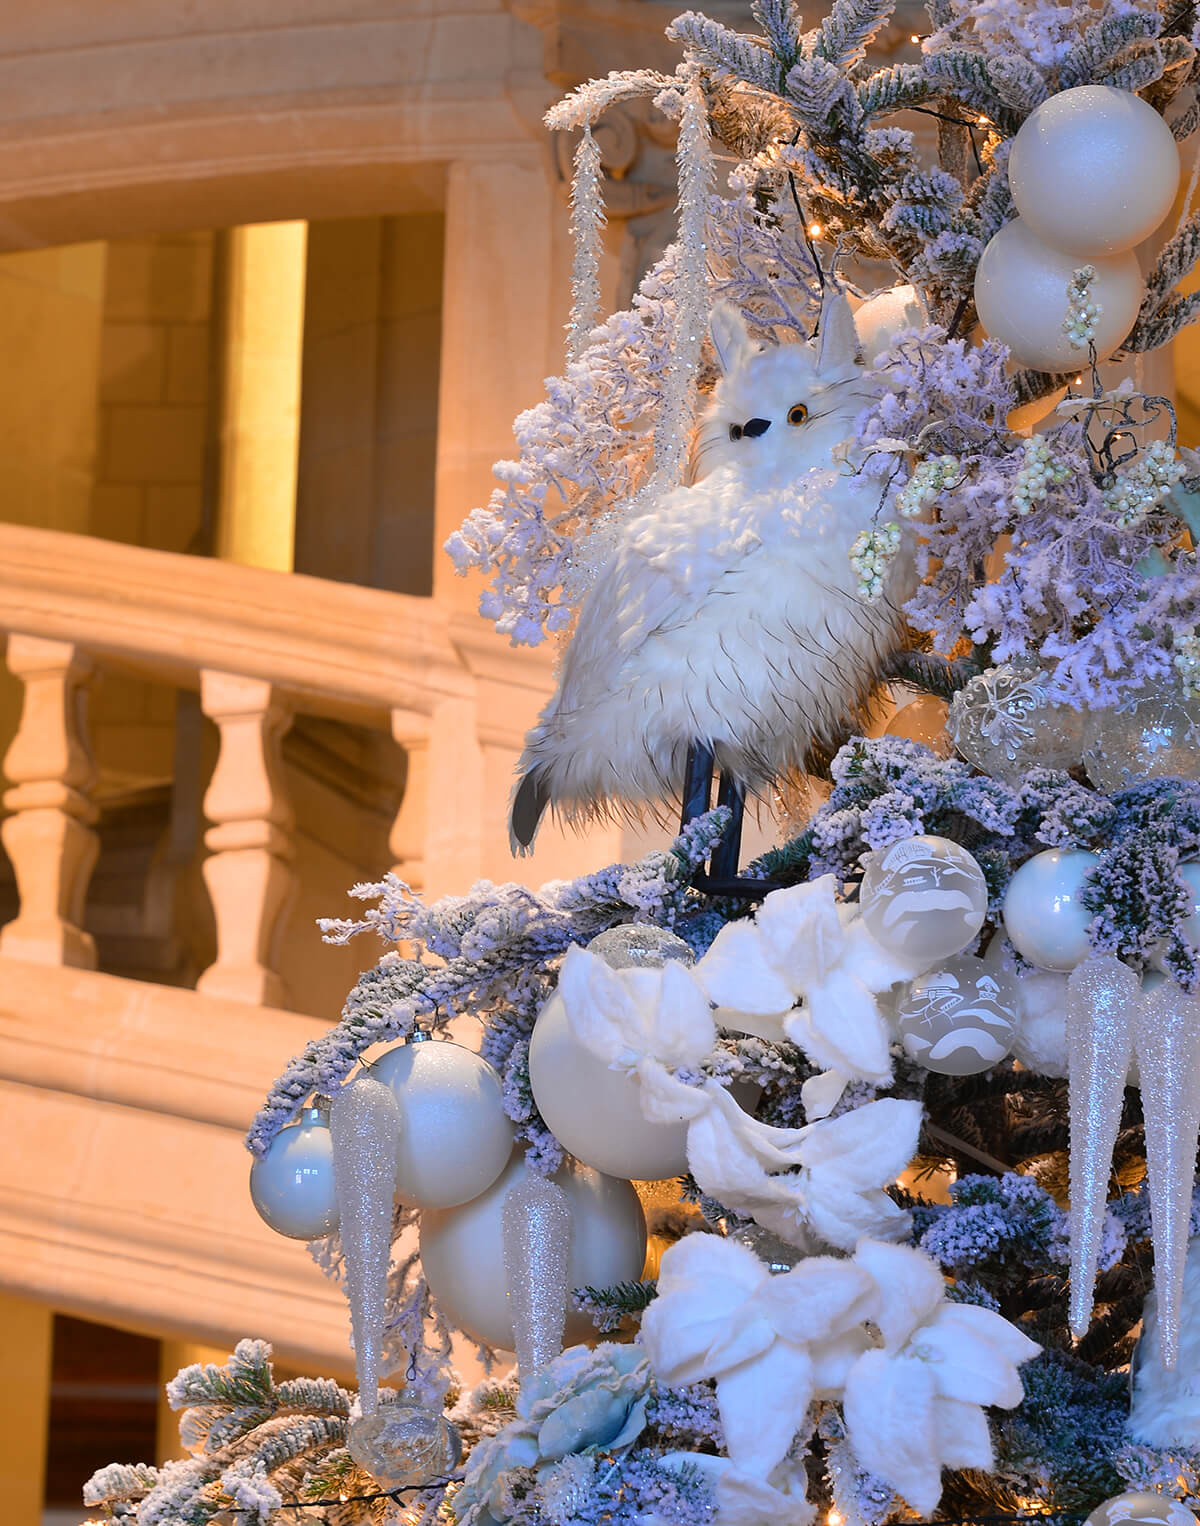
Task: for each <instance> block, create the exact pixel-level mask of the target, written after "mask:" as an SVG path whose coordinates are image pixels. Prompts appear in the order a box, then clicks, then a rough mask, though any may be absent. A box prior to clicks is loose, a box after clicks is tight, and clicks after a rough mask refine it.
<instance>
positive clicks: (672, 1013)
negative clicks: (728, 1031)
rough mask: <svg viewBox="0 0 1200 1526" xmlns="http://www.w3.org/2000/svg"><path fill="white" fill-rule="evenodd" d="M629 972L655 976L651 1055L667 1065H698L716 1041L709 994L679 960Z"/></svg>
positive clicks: (715, 1028) (705, 1057) (715, 1026)
mask: <svg viewBox="0 0 1200 1526" xmlns="http://www.w3.org/2000/svg"><path fill="white" fill-rule="evenodd" d="M629 973H630V974H631V975H654V976H656V977H657V980H656V987H657V989H656V998H657V1001H656V1008H655V1012H654V1017H653V1030H654V1049H653V1053H654V1057H655V1059H658V1060H661V1061H662V1063H663V1064H664V1065H666V1066H669V1067H672V1068H677V1067H679V1066H684V1065H690V1066H696V1065H699V1064H700V1062H701V1061H702V1060H705V1059H707V1057H708V1055H709V1053H710V1052H711V1050H712V1047H713V1045H714V1044H715V1043H716V1041H717V1025H716V1023H715V1022H714V1021H713V1015H712V1008H711V1007H710V1006H709V1003H708V997H707V996H706V995H705V993H704V991H703V990H702V989H701V988H700V986H699V985H698V984H697V983H696V981H695V979H694V978H693V976H692V972H691V970H690V969H688V968H687V967H686V966H685V965H682V964H680V963H679V961H678V960H674V959H672V960H668V962H667V963H666V964H665V965H664V966H663V968H662V969H661V970H631V971H630V972H629Z"/></svg>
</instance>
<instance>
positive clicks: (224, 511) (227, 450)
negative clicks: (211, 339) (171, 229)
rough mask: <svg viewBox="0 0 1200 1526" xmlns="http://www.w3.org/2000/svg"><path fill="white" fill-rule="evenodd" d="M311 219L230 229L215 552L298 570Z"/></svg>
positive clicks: (251, 563)
mask: <svg viewBox="0 0 1200 1526" xmlns="http://www.w3.org/2000/svg"><path fill="white" fill-rule="evenodd" d="M307 234H308V225H307V223H302V222H291V223H260V224H256V225H252V226H249V227H242V228H234V229H232V230H231V231H230V233H229V234H228V235H227V242H226V252H225V257H226V261H227V266H226V283H225V299H224V304H223V306H224V312H223V314H222V321H223V325H224V334H223V361H222V375H223V384H222V389H221V390H222V397H221V466H220V486H219V490H218V497H217V555H218V556H221V557H223V558H224V559H225V560H227V561H231V562H241V563H243V564H245V565H248V566H252V567H271V568H274V569H275V570H276V571H278V572H290V571H291V570H292V550H293V543H294V538H295V525H296V463H297V457H298V450H299V441H300V368H301V355H302V351H303V344H304V265H305V251H306V242H307Z"/></svg>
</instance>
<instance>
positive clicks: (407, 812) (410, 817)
mask: <svg viewBox="0 0 1200 1526" xmlns="http://www.w3.org/2000/svg"><path fill="white" fill-rule="evenodd" d="M392 736H393V737H394V738H395V740H396V741H397V742H398V743H399V744H400V746H401V747H403V748H404V753H405V757H406V759H407V770H406V772H405V776H404V796H403V798H402V799H401V801H400V809H399V810H398V811H397V812H396V819H395V821H394V822H393V823H392V830H391V831H390V832H389V833H388V848H389V850H390V852H391V855H392V859H393V864H392V868H393V870H394V872H395V873H396V874H398V875H399V876H400V878H401V879H402V880H403V881H404V883H405V884H406V885H407V886H409V888H410V889H412V890H424V888H425V874H426V868H427V865H426V863H425V837H426V826H427V822H428V815H429V717H428V716H426V715H417V714H415V713H414V712H412V711H411V710H393V711H392Z"/></svg>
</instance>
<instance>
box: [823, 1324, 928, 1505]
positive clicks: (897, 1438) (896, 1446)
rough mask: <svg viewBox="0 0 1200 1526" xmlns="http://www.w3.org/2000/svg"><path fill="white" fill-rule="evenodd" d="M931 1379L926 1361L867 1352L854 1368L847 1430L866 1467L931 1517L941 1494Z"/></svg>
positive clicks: (847, 1404)
mask: <svg viewBox="0 0 1200 1526" xmlns="http://www.w3.org/2000/svg"><path fill="white" fill-rule="evenodd" d="M935 1403H936V1400H935V1397H934V1389H933V1379H932V1378H931V1377H930V1375H929V1370H928V1368H926V1367H925V1365H924V1363H922V1362H916V1361H904V1360H897V1359H895V1358H892V1357H889V1356H887V1355H886V1353H884V1352H882V1351H868V1352H867V1353H866V1354H865V1355H864V1356H861V1357H859V1359H858V1361H857V1362H856V1363H855V1364H854V1366H853V1367H852V1368H851V1370H850V1375H849V1377H848V1378H847V1380H846V1393H845V1397H844V1399H843V1401H842V1409H843V1413H844V1414H845V1417H846V1432H847V1435H848V1436H849V1438H850V1445H851V1446H852V1447H853V1448H854V1453H855V1456H856V1457H857V1458H858V1460H859V1462H860V1463H862V1465H863V1467H864V1468H866V1469H867V1470H868V1471H869V1472H871V1473H877V1474H878V1475H879V1477H880V1478H882V1479H883V1480H884V1481H885V1482H886V1483H889V1484H891V1486H892V1488H893V1489H895V1491H896V1493H897V1494H899V1495H902V1496H903V1498H904V1499H905V1500H907V1501H908V1503H909V1504H910V1505H911V1506H912V1507H913V1509H914V1510H918V1511H920V1513H921V1515H923V1516H924V1517H926V1519H928V1517H929V1516H931V1515H932V1514H933V1511H934V1510H935V1509H936V1507H937V1502H938V1500H939V1499H940V1498H941V1494H942V1465H941V1457H940V1454H939V1452H938V1432H937V1421H936V1419H935V1416H934V1406H935Z"/></svg>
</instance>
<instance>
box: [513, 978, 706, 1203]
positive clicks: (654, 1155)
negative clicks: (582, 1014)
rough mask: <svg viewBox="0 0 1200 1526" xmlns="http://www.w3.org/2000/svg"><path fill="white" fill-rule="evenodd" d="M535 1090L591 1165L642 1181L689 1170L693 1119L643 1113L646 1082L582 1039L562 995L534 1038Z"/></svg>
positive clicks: (560, 1135)
mask: <svg viewBox="0 0 1200 1526" xmlns="http://www.w3.org/2000/svg"><path fill="white" fill-rule="evenodd" d="M529 1086H530V1090H531V1091H532V1092H533V1100H534V1101H535V1102H536V1103H537V1106H538V1112H539V1113H541V1115H542V1117H543V1118H544V1119H545V1120H546V1125H547V1127H548V1128H549V1130H550V1132H551V1133H552V1134H553V1135H554V1137H555V1138H556V1139H557V1140H558V1141H559V1142H560V1143H561V1144H562V1145H563V1147H564V1148H565V1149H567V1150H569V1151H570V1152H571V1154H572V1155H574V1156H575V1157H576V1159H578V1160H581V1161H583V1162H584V1164H585V1165H588V1166H593V1167H594V1168H595V1169H596V1170H597V1171H603V1172H604V1173H605V1175H607V1176H623V1177H626V1178H629V1179H633V1180H637V1181H643V1182H656V1181H660V1180H662V1178H663V1177H667V1176H681V1175H682V1174H683V1172H685V1171H686V1170H687V1123H686V1121H685V1120H684V1119H683V1118H682V1117H681V1118H680V1120H679V1122H678V1123H651V1122H649V1120H648V1119H646V1118H645V1117H644V1116H643V1113H642V1102H641V1097H642V1083H641V1082H640V1081H639V1080H638V1078H637V1076H636V1075H629V1074H627V1073H626V1072H624V1071H620V1070H610V1069H609V1068H608V1066H607V1065H606V1064H605V1063H604V1061H603V1060H602V1059H599V1058H598V1057H597V1056H596V1055H594V1054H593V1053H592V1052H591V1050H590V1049H588V1048H587V1047H586V1046H585V1045H583V1044H581V1043H580V1042H579V1040H578V1039H577V1038H576V1037H575V1035H574V1033H573V1032H572V1031H571V1024H570V1023H569V1021H568V1020H567V1009H566V1004H565V1003H564V1002H563V999H562V997H561V996H560V995H559V994H558V992H557V991H556V992H555V993H554V995H553V996H551V998H550V1000H549V1001H548V1002H547V1003H546V1005H545V1006H544V1007H543V1008H542V1010H541V1013H540V1014H539V1016H538V1020H537V1023H536V1025H535V1027H534V1030H533V1037H532V1038H531V1039H530V1041H529Z"/></svg>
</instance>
